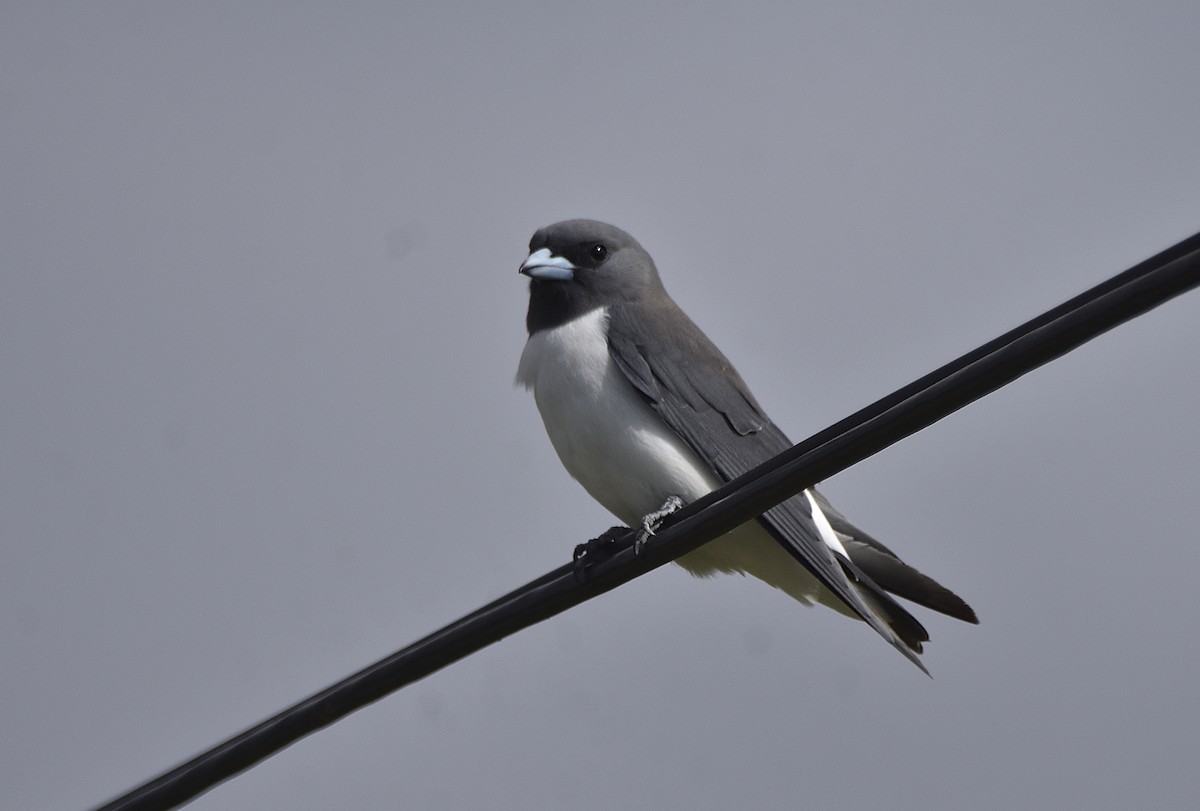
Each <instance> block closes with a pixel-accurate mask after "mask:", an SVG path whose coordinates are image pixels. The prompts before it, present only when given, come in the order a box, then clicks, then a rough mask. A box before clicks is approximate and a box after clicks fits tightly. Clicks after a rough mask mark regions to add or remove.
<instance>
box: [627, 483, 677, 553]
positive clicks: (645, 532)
mask: <svg viewBox="0 0 1200 811" xmlns="http://www.w3.org/2000/svg"><path fill="white" fill-rule="evenodd" d="M682 506H683V499H681V498H680V497H679V496H671V497H670V498H668V499H667V500H666V501H664V502H663V505H662V506H661V507H659V508H658V509H657V510H655V511H654V512H652V513H647V514H646V515H644V516H642V528H641V529H639V530H638V533H637V537H636V538H634V541H633V554H635V555H640V554H642V549H643V547H645V546H646V543H647V542H648V541H649V540H650V537H651V536H652V535H654V532H655V530H657V529H658V528H659V527H660V526H662V522H663V519H664V518H666V517H667V516H668V515H670V514H671V513H673V512H675V511H676V510H678V509H679V508H680V507H682Z"/></svg>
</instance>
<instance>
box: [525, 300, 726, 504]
mask: <svg viewBox="0 0 1200 811" xmlns="http://www.w3.org/2000/svg"><path fill="white" fill-rule="evenodd" d="M607 328H608V313H607V311H606V310H605V309H604V308H600V309H597V310H593V311H592V312H590V313H588V314H587V315H584V316H582V317H580V318H577V319H575V320H574V321H571V322H570V323H567V324H564V325H562V326H560V327H555V328H554V329H550V330H542V331H541V332H537V333H535V334H534V335H532V336H530V338H529V342H528V343H527V344H526V345H525V352H524V353H523V354H522V355H521V364H520V367H519V368H518V371H517V383H519V384H520V385H522V386H524V387H525V388H527V389H529V390H531V391H532V392H533V396H534V400H535V401H536V402H537V407H538V411H539V412H541V415H542V422H543V423H545V426H546V433H547V434H549V435H550V442H551V443H552V444H553V445H554V450H555V451H557V452H558V458H559V459H560V460H562V463H563V466H564V467H565V468H566V469H567V472H569V473H570V474H571V475H572V476H573V477H575V479H576V480H577V481H578V482H579V483H580V484H582V485H583V487H584V489H585V490H587V491H588V493H589V494H590V495H591V496H592V498H594V499H596V501H598V502H600V503H601V504H602V505H604V507H606V508H607V509H608V510H609V511H610V512H612V513H613V514H614V515H616V516H617V517H618V518H620V519H621V520H622V521H624V522H626V523H628V524H634V522H637V521H640V520H641V517H642V516H643V515H646V514H647V513H649V512H653V511H654V510H657V509H658V508H659V507H661V506H662V504H663V502H664V501H665V500H666V499H667V497H669V496H672V495H677V496H679V497H681V498H682V499H683V500H684V501H691V500H693V499H696V498H699V497H700V496H702V495H704V494H705V493H707V492H709V491H710V490H712V489H713V488H715V487H716V485H717V479H716V477H715V476H714V475H713V474H712V472H711V471H710V470H708V469H707V468H706V467H705V465H703V464H702V463H701V462H700V460H699V459H698V458H697V457H696V455H695V453H693V451H692V450H691V448H689V447H688V446H687V445H686V444H685V443H684V442H683V441H682V440H681V439H680V438H679V437H678V436H676V435H675V434H674V432H672V431H671V430H670V429H669V428H667V427H666V425H665V424H664V423H663V422H662V420H661V419H660V418H659V417H658V415H657V414H655V413H654V411H653V410H652V409H651V408H650V406H649V405H647V404H646V402H645V401H644V400H643V399H642V398H641V396H640V395H639V394H638V393H637V392H636V391H635V390H634V388H633V386H632V385H631V384H630V383H629V381H628V380H626V379H625V376H624V374H622V372H621V370H620V369H618V368H617V367H616V365H615V364H614V363H613V360H612V357H611V356H610V355H609V352H608V338H607ZM634 525H636V524H634Z"/></svg>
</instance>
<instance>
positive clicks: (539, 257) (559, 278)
mask: <svg viewBox="0 0 1200 811" xmlns="http://www.w3.org/2000/svg"><path fill="white" fill-rule="evenodd" d="M518 272H520V273H524V274H525V275H526V276H528V277H529V278H531V279H537V280H538V281H540V282H569V281H571V280H572V279H574V278H575V266H574V265H572V264H571V263H570V262H569V261H567V260H566V259H563V258H562V257H561V256H555V255H554V254H552V253H551V252H550V249H549V248H539V249H538V250H536V251H534V252H533V253H531V254H529V257H528V258H527V259H526V260H525V261H524V262H522V263H521V267H520V268H519V269H518Z"/></svg>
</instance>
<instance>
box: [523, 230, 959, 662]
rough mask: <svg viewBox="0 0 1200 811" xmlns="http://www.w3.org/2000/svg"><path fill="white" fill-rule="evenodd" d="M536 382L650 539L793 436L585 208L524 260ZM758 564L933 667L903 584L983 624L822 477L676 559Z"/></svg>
mask: <svg viewBox="0 0 1200 811" xmlns="http://www.w3.org/2000/svg"><path fill="white" fill-rule="evenodd" d="M518 270H519V273H521V274H522V275H524V276H526V277H528V279H529V308H528V310H527V312H526V317H525V326H526V329H527V331H528V339H527V341H526V344H525V348H524V351H523V352H522V354H521V359H520V363H519V365H518V369H517V376H516V383H517V385H518V386H521V387H523V388H526V389H528V390H529V391H530V392H532V394H533V398H534V401H535V403H536V405H537V409H538V412H539V413H540V415H541V418H542V422H543V425H544V427H545V429H546V433H547V435H548V436H549V438H550V443H551V445H553V447H554V450H555V452H556V453H557V454H558V457H559V460H560V461H561V462H562V464H563V467H565V468H566V470H567V472H568V473H569V474H570V475H571V476H572V477H573V478H574V479H575V480H576V481H578V482H579V484H581V485H582V486H583V488H584V490H586V491H587V493H588V494H589V495H590V496H591V497H592V498H593V499H595V500H596V501H597V502H599V503H600V504H601V505H602V506H603V507H605V508H606V509H607V510H608V511H609V512H611V513H612V514H613V515H615V516H616V517H617V518H618V519H620V520H621V521H624V522H625V523H627V524H629V526H631V527H639V526H640V527H641V528H642V529H641V532H639V540H645V539H646V538H647V537H648V536H649V535H651V534H652V533H653V530H654V529H655V527H656V526H657V525H658V523H659V522H660V521H661V519H662V518H663V517H665V516H666V515H667V514H669V513H670V512H672V511H673V510H674V509H677V508H678V507H679V506H681V505H683V504H685V503H687V502H690V501H693V500H695V499H697V498H700V497H701V496H704V495H705V494H707V493H709V492H711V491H712V490H714V489H716V488H718V487H719V486H721V485H722V484H724V483H726V482H728V481H730V480H732V479H734V478H736V477H737V476H739V475H741V474H742V473H745V472H746V471H748V470H750V469H752V468H754V467H756V466H757V465H759V464H761V463H762V462H765V461H766V460H768V459H770V458H771V457H773V456H775V455H777V454H779V453H780V452H782V451H784V450H786V449H788V448H790V447H791V446H792V443H791V441H790V440H789V439H788V438H787V436H786V435H785V434H784V433H783V431H781V430H780V429H779V427H778V426H776V425H775V423H774V422H772V421H771V419H770V418H769V417H768V416H767V415H766V413H765V412H764V411H763V409H762V407H761V406H760V405H759V404H758V401H757V400H756V399H755V398H754V395H753V394H751V393H750V389H749V388H748V387H747V386H746V384H745V382H744V381H743V380H742V378H741V376H740V375H739V374H738V373H737V371H736V370H735V369H734V367H733V365H732V364H731V363H730V362H729V360H728V359H727V358H726V357H725V355H724V354H722V353H721V351H720V350H719V349H717V347H716V346H715V345H714V344H713V342H712V341H711V340H709V338H708V337H707V336H706V335H705V334H704V333H703V332H702V331H701V330H700V328H699V327H698V326H696V324H695V322H693V321H692V319H691V318H689V317H688V315H687V314H686V313H684V311H683V310H682V309H680V307H679V305H677V304H676V303H675V301H674V300H673V299H672V298H671V297H670V295H669V294H668V293H667V291H666V289H665V288H664V287H663V283H662V280H661V278H660V277H659V273H658V269H657V267H656V266H655V263H654V260H653V259H652V258H651V257H650V254H649V253H647V252H646V250H645V249H644V248H643V247H642V246H641V245H640V244H639V243H638V242H637V240H635V239H634V238H633V237H632V236H630V235H629V234H628V233H626V232H625V231H622V230H621V229H620V228H617V227H616V226H613V225H609V224H607V223H603V222H599V221H597V220H588V219H571V220H564V221H562V222H558V223H555V224H553V225H549V226H546V227H544V228H541V229H539V230H538V231H536V232H535V233H534V235H533V237H532V238H531V239H530V241H529V254H528V256H527V257H526V258H525V260H524V261H523V262H522V263H521V265H520V267H519V269H518ZM675 562H676V563H677V564H678V565H680V566H682V567H683V568H684V569H685V570H686V571H688V572H690V573H691V574H693V575H696V576H698V577H711V576H714V575H718V574H722V573H731V574H732V573H738V574H742V575H750V576H751V577H754V578H757V579H758V580H761V581H764V582H765V583H767V584H768V585H770V586H773V587H774V588H776V589H779V590H780V591H783V592H784V593H785V594H787V595H789V596H790V597H792V598H794V599H795V600H797V601H798V602H800V603H802V604H804V605H813V604H821V605H825V606H827V607H830V608H832V609H834V610H836V611H838V612H840V613H842V614H845V615H847V616H849V617H852V618H855V619H860V620H863V621H865V622H866V623H867V624H868V625H869V626H870V627H871V628H873V629H874V630H875V631H876V632H878V633H879V634H880V635H881V636H882V637H883V638H884V639H886V640H887V641H888V642H890V643H891V644H892V645H893V646H894V647H895V648H896V649H897V650H899V651H900V652H901V653H902V654H904V655H905V656H906V657H907V658H908V659H909V660H910V661H912V662H913V663H914V664H915V665H916V666H917V667H918V668H920V669H921V670H922V671H923V672H925V673H926V674H928V670H927V669H926V668H925V666H924V664H923V663H922V662H921V660H920V658H919V654H921V653H922V652H923V647H922V644H923V643H924V642H927V641H928V640H929V634H928V632H927V631H926V629H925V628H924V626H922V625H921V623H920V622H919V621H918V620H917V619H916V618H915V617H914V616H913V615H912V614H911V613H909V611H907V610H906V609H905V608H904V607H903V606H901V605H900V603H898V602H897V601H896V600H895V599H894V598H893V596H892V595H895V596H897V597H901V598H904V599H906V600H909V601H911V602H913V603H916V604H918V605H922V606H925V607H926V608H930V609H933V610H934V611H938V612H941V613H943V614H946V615H948V616H951V617H955V618H957V619H960V620H963V621H964V622H969V623H978V621H979V620H978V618H977V617H976V615H975V612H974V610H973V609H972V608H971V607H970V606H969V605H967V603H966V602H964V601H963V600H962V599H961V598H960V597H958V596H957V595H956V594H954V593H953V592H952V591H950V590H949V589H947V588H945V587H944V586H942V585H940V584H939V583H937V582H936V581H935V580H933V579H932V578H930V577H929V576H927V575H925V574H922V573H921V572H919V571H918V570H917V569H915V568H913V567H912V566H909V565H908V564H907V563H905V562H904V561H903V560H901V559H900V557H899V556H898V555H896V554H895V553H894V552H892V550H890V549H889V548H887V547H886V546H884V545H883V544H882V543H880V542H879V541H877V540H875V538H873V537H871V536H870V535H868V534H867V533H866V532H864V531H862V530H860V529H859V528H858V527H856V526H854V525H853V524H851V523H850V522H849V521H848V520H847V519H846V517H845V516H843V515H842V514H841V513H840V512H838V511H837V510H836V509H835V508H834V507H833V505H832V504H830V503H829V501H828V499H826V498H825V497H824V496H823V495H822V494H821V493H820V492H818V491H817V490H816V488H815V487H814V488H809V489H807V490H805V491H803V492H802V493H799V494H797V495H795V496H793V497H791V498H789V499H787V500H786V501H783V502H782V503H780V504H778V505H777V506H775V507H773V508H772V509H770V510H768V511H767V512H765V513H763V514H762V515H761V516H759V517H758V518H756V519H753V520H751V521H748V522H746V523H745V524H742V525H741V526H739V527H737V528H735V529H734V530H732V531H730V532H728V533H726V534H725V535H722V536H720V537H718V538H717V539H715V540H713V541H710V542H708V543H707V544H705V545H703V546H701V547H699V548H697V549H695V550H694V551H692V552H689V553H687V554H686V555H683V556H682V557H680V558H678V559H677V560H676V561H675Z"/></svg>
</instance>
